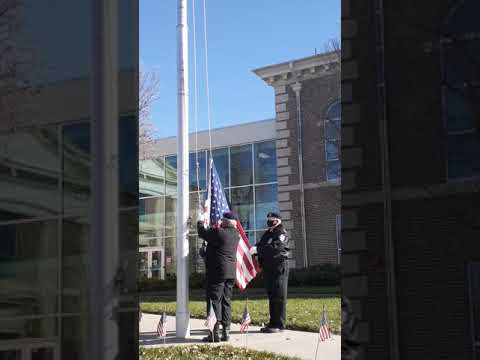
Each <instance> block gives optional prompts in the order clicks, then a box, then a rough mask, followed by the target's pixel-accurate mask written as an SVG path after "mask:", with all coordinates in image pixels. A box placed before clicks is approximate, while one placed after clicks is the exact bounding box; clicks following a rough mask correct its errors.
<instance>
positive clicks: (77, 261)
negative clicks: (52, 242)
mask: <svg viewBox="0 0 480 360" xmlns="http://www.w3.org/2000/svg"><path fill="white" fill-rule="evenodd" d="M62 229H63V241H62V250H63V254H62V292H63V296H62V311H63V312H65V313H82V312H86V310H87V309H86V306H87V294H86V289H87V269H88V267H87V249H88V239H89V237H90V226H89V224H88V221H87V219H86V218H69V219H64V220H63V225H62Z"/></svg>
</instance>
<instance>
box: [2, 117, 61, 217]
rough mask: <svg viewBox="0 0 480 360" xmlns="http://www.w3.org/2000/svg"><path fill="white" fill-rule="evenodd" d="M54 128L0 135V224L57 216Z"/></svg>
mask: <svg viewBox="0 0 480 360" xmlns="http://www.w3.org/2000/svg"><path fill="white" fill-rule="evenodd" d="M57 130H58V128H57V127H54V126H51V127H47V128H43V129H40V128H32V129H28V130H18V131H17V132H14V133H10V132H9V133H0V149H2V150H1V151H2V156H1V159H0V164H1V167H2V177H1V186H2V200H1V202H0V221H9V220H16V219H29V218H39V217H48V216H55V215H58V213H59V211H60V206H61V205H60V194H59V171H60V166H59V164H60V161H59V160H60V156H59V148H58V133H57Z"/></svg>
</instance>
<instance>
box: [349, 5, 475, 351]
mask: <svg viewBox="0 0 480 360" xmlns="http://www.w3.org/2000/svg"><path fill="white" fill-rule="evenodd" d="M479 10H480V7H479V3H478V2H476V1H468V0H466V1H446V0H445V1H436V2H434V3H431V2H428V3H427V2H416V3H415V7H413V6H408V4H406V3H405V2H395V1H385V2H384V1H381V0H377V1H368V2H359V1H356V2H354V1H349V0H343V1H342V111H343V113H342V239H343V244H342V245H343V249H342V250H343V252H342V268H343V272H344V279H343V284H342V286H343V293H344V294H345V295H347V296H349V297H350V298H351V299H352V303H353V306H354V310H355V313H356V315H357V316H358V318H359V319H360V326H359V334H360V339H361V341H362V343H363V346H362V348H363V351H362V354H363V356H362V358H368V359H417V358H421V359H454V358H455V359H479V358H480V357H479V356H480V325H479V324H480V318H479V314H480V311H479V308H480V307H479V304H480V266H479V261H480V244H479V242H478V239H479V235H480V227H479V225H480V218H479V214H480V209H479V208H480V206H479V204H480V202H479V200H480V195H479V192H478V191H479V184H480V181H479V175H480V167H479V159H480V139H479V137H478V131H479V130H478V118H479V116H478V115H479V113H478V104H479V103H480V102H479V100H478V84H479V80H480V76H479V74H480V73H479V71H478V70H479V67H478V60H479V59H480V51H479V49H480V47H479V44H480V41H479V38H480V37H479V35H480V33H479V31H480V25H479V22H478V21H477V20H476V18H477V17H478V14H479Z"/></svg>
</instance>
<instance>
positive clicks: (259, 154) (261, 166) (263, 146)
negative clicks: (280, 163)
mask: <svg viewBox="0 0 480 360" xmlns="http://www.w3.org/2000/svg"><path fill="white" fill-rule="evenodd" d="M254 149H255V183H256V184H262V183H270V182H275V181H277V154H276V147H275V142H273V141H269V142H263V143H257V144H255V145H254Z"/></svg>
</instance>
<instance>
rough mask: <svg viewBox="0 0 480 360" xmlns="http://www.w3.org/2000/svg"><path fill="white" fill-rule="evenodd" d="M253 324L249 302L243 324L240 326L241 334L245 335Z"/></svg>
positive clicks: (246, 305)
mask: <svg viewBox="0 0 480 360" xmlns="http://www.w3.org/2000/svg"><path fill="white" fill-rule="evenodd" d="M251 323H252V319H251V318H250V313H249V312H248V300H247V304H245V309H244V310H243V316H242V323H241V324H240V332H242V333H244V332H246V331H247V330H248V326H249V325H250V324H251Z"/></svg>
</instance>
